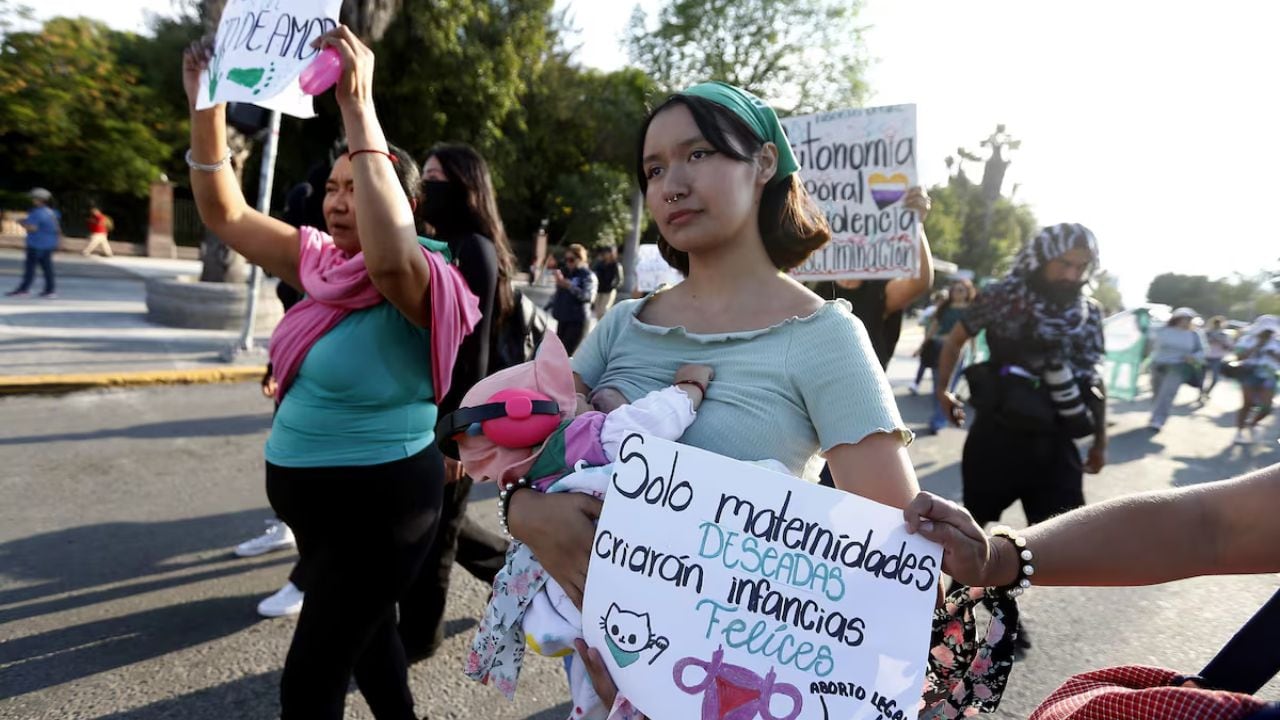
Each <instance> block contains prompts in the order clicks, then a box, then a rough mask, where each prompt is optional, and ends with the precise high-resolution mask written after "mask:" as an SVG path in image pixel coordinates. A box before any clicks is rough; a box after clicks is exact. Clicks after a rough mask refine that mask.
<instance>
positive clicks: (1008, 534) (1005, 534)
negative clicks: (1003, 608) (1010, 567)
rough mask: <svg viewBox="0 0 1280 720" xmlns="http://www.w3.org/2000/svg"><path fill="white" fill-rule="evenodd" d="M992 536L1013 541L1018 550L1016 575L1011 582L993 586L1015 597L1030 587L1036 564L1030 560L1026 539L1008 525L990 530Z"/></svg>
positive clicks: (1032, 556)
mask: <svg viewBox="0 0 1280 720" xmlns="http://www.w3.org/2000/svg"><path fill="white" fill-rule="evenodd" d="M991 536H992V537H999V538H1004V539H1005V540H1008V541H1009V542H1011V543H1013V547H1014V549H1015V550H1017V551H1018V576H1017V577H1016V578H1014V580H1013V582H1012V583H1009V584H1008V585H1005V586H1003V587H998V588H995V590H997V591H999V592H1003V593H1004V594H1005V595H1007V596H1008V597H1011V598H1016V597H1018V596H1019V595H1021V594H1022V593H1024V592H1026V590H1027V588H1029V587H1031V576H1032V575H1035V574H1036V566H1035V564H1034V563H1033V562H1032V560H1033V559H1034V558H1035V556H1034V555H1032V553H1031V550H1030V549H1029V548H1028V547H1027V539H1026V538H1024V537H1022V536H1021V535H1019V534H1017V533H1016V532H1014V530H1013V528H1011V527H1009V526H1008V525H1000V526H999V527H996V528H995V529H993V530H992V531H991Z"/></svg>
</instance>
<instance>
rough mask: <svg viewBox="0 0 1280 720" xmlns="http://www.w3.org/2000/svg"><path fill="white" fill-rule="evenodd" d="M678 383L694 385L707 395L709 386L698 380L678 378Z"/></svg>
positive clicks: (704, 395)
mask: <svg viewBox="0 0 1280 720" xmlns="http://www.w3.org/2000/svg"><path fill="white" fill-rule="evenodd" d="M676 385H692V386H694V387H696V388H698V389H699V390H701V391H702V397H704V398H705V397H706V396H707V386H706V385H705V384H704V383H702V382H700V381H698V380H677V381H676Z"/></svg>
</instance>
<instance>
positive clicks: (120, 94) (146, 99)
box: [0, 18, 181, 196]
mask: <svg viewBox="0 0 1280 720" xmlns="http://www.w3.org/2000/svg"><path fill="white" fill-rule="evenodd" d="M133 42H134V39H133V38H132V37H130V36H129V35H128V34H127V33H118V32H115V31H112V30H111V29H109V28H108V27H107V26H106V25H104V24H102V23H98V22H94V21H91V20H85V19H68V18H55V19H52V20H49V21H48V22H46V23H44V24H43V26H41V27H40V28H39V29H38V30H34V31H30V32H9V33H7V34H6V35H5V36H4V38H3V40H2V41H0V156H3V157H4V158H5V159H6V160H7V164H8V165H9V167H10V168H11V172H12V173H13V175H12V176H11V177H10V178H9V180H10V182H18V183H21V184H27V183H28V182H35V181H39V182H42V183H44V184H47V185H50V186H52V187H53V188H55V189H57V188H72V187H74V188H83V189H91V190H99V191H106V192H116V193H128V194H132V195H136V196H143V195H145V194H146V193H147V191H148V188H149V186H150V183H151V182H152V181H154V180H156V179H157V178H158V177H159V176H160V174H161V172H163V171H164V170H165V168H166V166H167V164H168V161H169V159H170V156H171V155H172V153H173V149H174V148H173V145H172V140H173V138H174V137H175V136H176V135H178V134H180V132H181V125H180V121H176V120H175V118H174V116H173V115H172V114H171V113H169V112H166V111H165V109H164V107H163V106H162V103H160V102H159V101H158V100H157V93H156V91H155V90H154V89H153V88H151V87H148V86H147V85H145V84H144V83H143V82H142V80H141V72H140V70H139V69H138V67H136V66H134V65H131V64H128V63H126V62H122V61H121V59H120V58H119V51H120V50H121V48H122V47H123V46H126V45H129V44H131V43H133Z"/></svg>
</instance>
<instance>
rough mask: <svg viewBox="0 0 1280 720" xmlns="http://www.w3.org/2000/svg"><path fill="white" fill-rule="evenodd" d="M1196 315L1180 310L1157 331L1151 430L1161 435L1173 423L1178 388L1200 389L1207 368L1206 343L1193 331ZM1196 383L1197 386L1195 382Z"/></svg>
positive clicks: (1153, 362) (1152, 365) (1190, 311)
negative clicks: (1172, 412) (1165, 425)
mask: <svg viewBox="0 0 1280 720" xmlns="http://www.w3.org/2000/svg"><path fill="white" fill-rule="evenodd" d="M1196 317H1197V316H1196V311H1195V310H1192V309H1191V308H1189V307H1180V308H1178V309H1177V310H1174V311H1173V315H1172V316H1170V318H1169V324H1168V325H1165V326H1164V327H1162V328H1160V329H1159V330H1157V331H1156V333H1155V336H1154V337H1153V338H1152V350H1151V391H1152V392H1153V393H1155V400H1154V401H1153V403H1152V406H1151V422H1150V423H1148V425H1147V427H1148V428H1150V429H1151V430H1155V431H1157V432H1158V431H1159V430H1160V428H1162V427H1164V423H1165V421H1166V420H1168V419H1169V411H1170V410H1171V409H1172V408H1173V401H1174V399H1175V398H1176V397H1178V388H1181V387H1182V386H1183V384H1185V383H1191V384H1192V385H1193V386H1195V387H1200V384H1201V383H1200V382H1199V377H1200V376H1199V373H1200V372H1201V370H1202V369H1203V367H1204V341H1202V340H1201V339H1200V333H1199V332H1198V331H1197V330H1196V329H1195V328H1194V327H1192V323H1193V322H1194V321H1195V319H1196ZM1193 381H1194V382H1193Z"/></svg>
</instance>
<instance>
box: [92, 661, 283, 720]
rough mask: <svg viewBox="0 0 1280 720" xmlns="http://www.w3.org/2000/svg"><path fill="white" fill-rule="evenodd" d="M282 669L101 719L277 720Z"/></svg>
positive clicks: (101, 717)
mask: <svg viewBox="0 0 1280 720" xmlns="http://www.w3.org/2000/svg"><path fill="white" fill-rule="evenodd" d="M279 687H280V671H279V670H275V671H273V672H269V673H262V674H260V675H250V676H248V677H242V678H240V679H238V680H233V681H231V682H229V683H223V684H222V685H218V686H216V687H211V688H205V689H203V690H197V691H195V692H192V693H187V694H186V695H179V696H178V697H173V698H166V699H164V700H161V701H159V702H154V703H151V704H150V705H144V706H142V707H139V708H134V709H133V710H124V711H122V712H117V713H111V714H110V715H100V716H98V718H97V720H223V719H224V718H237V719H238V720H275V718H278V717H280V702H279V700H278V698H279V694H280V693H279Z"/></svg>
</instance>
